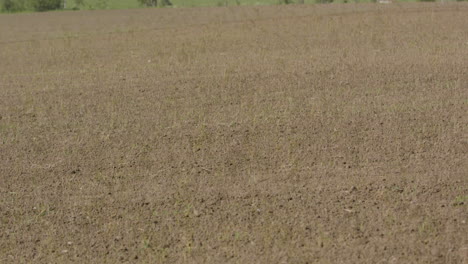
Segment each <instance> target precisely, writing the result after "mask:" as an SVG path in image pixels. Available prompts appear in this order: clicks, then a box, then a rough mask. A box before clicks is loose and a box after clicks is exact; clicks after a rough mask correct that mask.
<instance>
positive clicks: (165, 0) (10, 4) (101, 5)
mask: <svg viewBox="0 0 468 264" xmlns="http://www.w3.org/2000/svg"><path fill="white" fill-rule="evenodd" d="M134 1H138V3H140V5H142V6H148V7H150V6H153V7H156V6H172V2H171V0H134ZM67 2H68V1H66V0H0V7H1V11H3V12H22V11H26V10H34V11H39V12H41V11H49V10H58V9H66V8H67ZM73 2H74V4H75V8H77V7H84V6H87V3H86V0H74V1H73ZM94 2H95V3H94V4H95V7H96V8H97V9H105V8H106V6H107V0H98V1H94Z"/></svg>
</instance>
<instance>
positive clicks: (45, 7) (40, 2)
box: [33, 0, 63, 12]
mask: <svg viewBox="0 0 468 264" xmlns="http://www.w3.org/2000/svg"><path fill="white" fill-rule="evenodd" d="M33 7H34V10H36V11H40V12H42V11H49V10H57V9H61V8H62V7H63V2H62V0H33Z"/></svg>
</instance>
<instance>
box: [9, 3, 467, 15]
mask: <svg viewBox="0 0 468 264" xmlns="http://www.w3.org/2000/svg"><path fill="white" fill-rule="evenodd" d="M145 1H147V0H0V6H1V11H2V12H28V11H29V12H30V11H47V10H57V9H65V10H94V9H130V8H143V7H145V6H146V5H145V4H144V2H145ZM151 1H154V0H151ZM377 1H378V0H170V2H171V3H172V5H171V7H203V6H236V5H277V4H300V3H304V4H315V3H332V2H333V3H353V2H377ZM404 1H405V2H414V1H421V2H427V1H442V0H404ZM452 1H463V0H452ZM58 2H60V4H57V3H58ZM161 3H162V0H160V1H159V3H158V7H161V6H162V5H161Z"/></svg>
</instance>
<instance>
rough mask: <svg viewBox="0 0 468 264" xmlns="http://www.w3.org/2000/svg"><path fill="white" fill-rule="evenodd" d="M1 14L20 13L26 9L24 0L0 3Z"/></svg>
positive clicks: (5, 0) (4, 0)
mask: <svg viewBox="0 0 468 264" xmlns="http://www.w3.org/2000/svg"><path fill="white" fill-rule="evenodd" d="M0 5H1V10H2V12H21V11H25V10H26V9H27V3H26V2H25V1H24V0H3V1H0Z"/></svg>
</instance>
